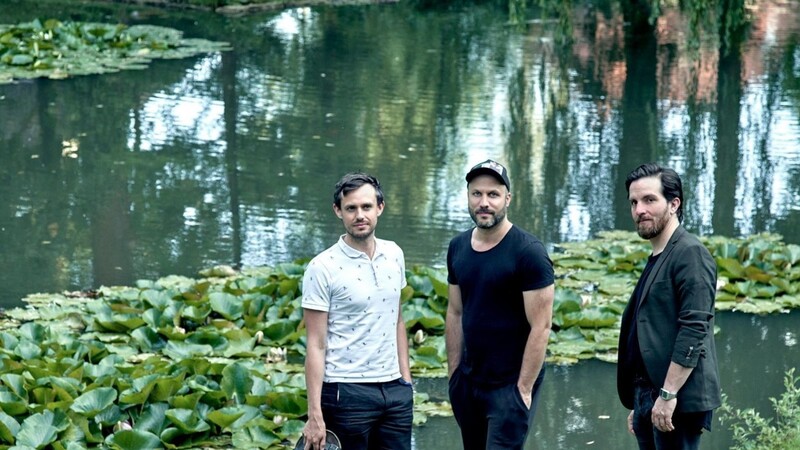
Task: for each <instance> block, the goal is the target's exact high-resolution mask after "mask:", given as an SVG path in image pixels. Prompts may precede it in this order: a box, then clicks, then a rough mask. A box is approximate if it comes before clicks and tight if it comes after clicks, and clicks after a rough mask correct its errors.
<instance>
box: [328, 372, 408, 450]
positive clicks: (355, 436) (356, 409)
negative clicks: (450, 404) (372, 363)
mask: <svg viewBox="0 0 800 450" xmlns="http://www.w3.org/2000/svg"><path fill="white" fill-rule="evenodd" d="M322 417H323V419H324V420H325V426H326V428H327V429H329V430H331V431H333V432H334V433H335V434H336V436H338V437H339V440H340V441H341V443H342V449H344V450H411V423H412V421H413V419H414V391H413V389H412V387H411V385H410V384H409V383H407V382H405V381H404V380H402V379H398V380H394V381H388V382H386V383H323V384H322Z"/></svg>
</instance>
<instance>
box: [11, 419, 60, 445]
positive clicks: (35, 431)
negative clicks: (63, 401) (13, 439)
mask: <svg viewBox="0 0 800 450" xmlns="http://www.w3.org/2000/svg"><path fill="white" fill-rule="evenodd" d="M54 421H55V415H54V414H53V412H52V411H44V412H41V413H39V414H34V415H32V416H28V418H27V419H25V420H24V421H23V422H22V426H21V427H20V430H19V434H18V435H17V445H18V446H20V445H24V446H28V447H33V448H35V449H40V448H44V447H45V446H47V445H48V444H50V443H52V442H53V441H55V440H56V437H57V435H58V428H56V427H55V426H54Z"/></svg>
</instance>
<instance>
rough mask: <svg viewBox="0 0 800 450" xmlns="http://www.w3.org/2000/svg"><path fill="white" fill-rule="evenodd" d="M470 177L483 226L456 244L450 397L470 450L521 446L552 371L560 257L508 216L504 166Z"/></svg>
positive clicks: (449, 329) (451, 256)
mask: <svg viewBox="0 0 800 450" xmlns="http://www.w3.org/2000/svg"><path fill="white" fill-rule="evenodd" d="M466 180H467V199H468V204H469V214H470V217H472V220H473V221H474V222H475V227H474V228H472V229H470V230H468V231H465V232H463V233H461V234H459V235H457V236H456V237H454V238H453V239H452V240H451V241H450V246H449V248H448V250H447V270H448V283H449V284H450V286H449V297H450V298H449V304H448V308H447V320H446V333H445V336H446V342H447V359H448V368H449V373H450V384H449V392H450V402H451V404H452V406H453V414H454V415H455V418H456V421H457V422H458V425H459V427H460V428H461V437H462V440H463V443H464V449H465V450H483V449H487V448H489V449H522V448H523V446H524V444H525V438H526V436H527V435H528V430H529V428H530V425H531V422H532V420H533V416H534V413H535V411H536V403H537V400H538V392H539V386H540V385H541V382H542V379H543V377H544V359H545V350H546V347H547V341H548V338H549V335H550V325H551V318H552V312H553V295H554V276H553V264H552V262H551V261H550V258H549V257H548V256H547V251H546V250H545V247H544V245H543V244H542V243H541V241H539V240H538V239H537V238H536V237H535V236H533V235H531V234H530V233H528V232H526V231H524V230H522V229H521V228H519V227H517V226H515V225H513V224H512V223H511V222H510V221H509V220H508V217H507V216H506V213H507V210H508V205H509V204H510V202H511V192H510V185H511V183H510V181H509V179H508V172H507V171H506V168H505V167H503V166H502V165H500V164H499V163H497V162H495V161H492V160H487V161H485V162H482V163H480V164H478V165H476V166H474V167H473V168H472V169H471V170H470V171H469V172H468V173H467V177H466Z"/></svg>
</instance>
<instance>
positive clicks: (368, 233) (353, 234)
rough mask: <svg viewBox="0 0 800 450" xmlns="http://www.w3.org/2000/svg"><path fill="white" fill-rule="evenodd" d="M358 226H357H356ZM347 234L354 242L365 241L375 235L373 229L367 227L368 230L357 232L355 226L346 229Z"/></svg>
mask: <svg viewBox="0 0 800 450" xmlns="http://www.w3.org/2000/svg"><path fill="white" fill-rule="evenodd" d="M356 225H359V224H356ZM346 231H347V234H348V235H349V236H350V238H352V239H353V240H354V241H366V240H368V239H369V238H371V237H372V235H373V234H375V228H373V227H371V226H368V228H367V229H366V230H364V231H358V230H357V229H356V227H355V226H353V227H351V228H348V229H347V230H346Z"/></svg>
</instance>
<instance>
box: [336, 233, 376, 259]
mask: <svg viewBox="0 0 800 450" xmlns="http://www.w3.org/2000/svg"><path fill="white" fill-rule="evenodd" d="M345 236H346V235H344V234H343V235H341V236H339V242H338V244H339V250H341V251H342V253H344V254H345V255H346V256H347V257H349V258H353V259H356V258H362V257H363V258H367V259H369V257H368V256H367V254H366V253H364V252H362V251H361V250H356V249H354V248H353V247H350V246H349V245H347V242H345V241H344V237H345ZM381 247H382V246H381V241H380V239H375V254H374V255H372V259H375V258H377V257H378V255H380V254H381V253H382V250H381Z"/></svg>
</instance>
